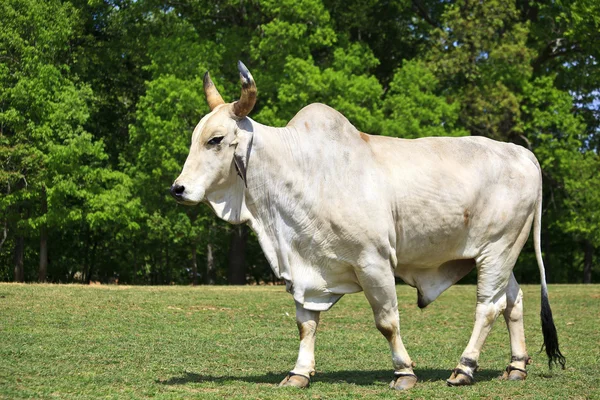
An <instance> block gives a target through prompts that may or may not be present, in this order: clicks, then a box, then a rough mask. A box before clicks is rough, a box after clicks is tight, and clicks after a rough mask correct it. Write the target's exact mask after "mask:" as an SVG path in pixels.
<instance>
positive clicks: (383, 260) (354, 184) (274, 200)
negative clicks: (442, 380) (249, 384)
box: [171, 63, 564, 389]
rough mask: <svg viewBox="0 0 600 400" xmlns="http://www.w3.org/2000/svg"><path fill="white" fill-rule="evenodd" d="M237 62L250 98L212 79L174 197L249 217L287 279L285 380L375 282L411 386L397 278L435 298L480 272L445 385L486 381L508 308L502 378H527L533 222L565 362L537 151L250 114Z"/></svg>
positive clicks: (315, 108)
mask: <svg viewBox="0 0 600 400" xmlns="http://www.w3.org/2000/svg"><path fill="white" fill-rule="evenodd" d="M238 68H239V70H240V76H241V82H242V96H241V98H240V100H239V101H236V102H234V103H225V102H224V101H223V99H222V98H221V96H220V95H219V93H218V91H217V90H216V88H215V86H214V84H213V83H212V81H211V79H210V76H209V75H208V73H207V74H206V75H205V78H204V90H205V93H206V96H207V101H208V103H209V106H210V109H211V112H210V113H209V114H208V115H206V116H205V117H204V118H202V120H201V121H200V123H199V124H198V125H197V126H196V128H195V130H194V133H193V136H192V143H191V147H190V153H189V156H188V158H187V160H186V162H185V165H184V167H183V171H182V173H181V175H180V176H179V177H178V178H177V179H176V180H175V183H174V184H173V186H172V188H171V192H172V194H173V196H174V197H175V198H176V199H177V201H178V202H180V203H183V204H189V205H193V204H197V203H199V202H206V203H208V204H209V205H210V206H211V208H212V209H213V210H214V212H215V213H216V214H217V215H218V216H219V217H220V218H222V219H224V220H225V221H228V222H231V223H233V224H240V223H248V224H249V225H250V227H251V228H252V229H253V230H254V232H256V234H257V236H258V239H259V241H260V245H261V247H262V249H263V251H264V253H265V255H266V257H267V259H268V261H269V263H270V265H271V267H272V268H273V271H274V273H275V275H277V277H280V278H282V279H284V280H285V282H286V284H287V290H288V291H289V292H290V293H291V294H292V295H293V297H294V300H295V302H296V319H297V323H298V328H299V330H300V338H301V339H300V350H299V355H298V360H297V362H296V365H295V367H294V369H293V370H292V371H291V372H290V373H289V374H288V375H287V376H286V377H285V379H284V380H283V381H282V383H281V384H282V385H284V386H299V387H306V386H308V385H309V383H310V377H311V376H312V375H314V373H315V358H314V344H315V333H316V329H317V325H318V322H319V314H320V312H321V311H325V310H328V309H329V308H330V307H331V306H332V305H333V304H335V302H336V301H338V300H339V299H340V298H341V297H342V296H343V295H344V294H347V293H355V292H359V291H364V292H365V296H366V297H367V299H368V301H369V303H370V305H371V307H372V309H373V313H374V317H375V324H376V326H377V328H378V329H379V330H380V331H381V333H382V334H383V335H384V336H385V337H386V338H387V340H388V341H389V344H390V348H391V351H392V364H393V367H394V380H393V381H392V383H391V386H392V387H394V388H396V389H408V388H411V387H413V386H414V385H415V383H416V381H417V377H416V375H415V374H414V372H413V363H412V361H411V359H410V357H409V355H408V353H407V352H406V349H405V348H404V345H403V343H402V339H401V338H400V330H399V320H398V307H397V298H396V291H395V285H394V277H395V276H396V277H400V278H401V279H402V280H404V281H405V282H406V283H408V284H409V285H411V286H413V287H415V288H417V291H418V305H419V306H420V307H425V306H426V305H427V304H429V303H431V302H432V301H433V300H435V299H436V298H437V297H438V296H439V295H440V294H441V293H442V292H443V291H444V290H446V289H447V288H448V287H450V286H451V285H452V284H454V283H456V282H457V281H458V280H459V279H461V278H462V277H463V276H465V275H466V274H467V273H468V272H469V271H471V270H472V269H473V268H474V267H476V268H477V272H478V275H477V305H476V309H475V326H474V329H473V333H472V335H471V339H470V340H469V343H468V345H467V347H466V349H465V350H464V352H463V353H462V357H461V359H460V362H459V363H458V365H457V367H456V368H455V369H454V370H453V371H452V375H451V376H450V378H449V379H448V380H447V382H448V384H449V385H466V384H472V383H473V382H474V380H473V373H474V372H475V370H476V369H477V360H478V358H479V354H480V351H481V348H482V346H483V343H484V341H485V339H486V337H487V335H488V333H489V332H490V329H491V327H492V324H493V323H494V321H495V320H496V318H497V317H498V315H499V314H503V315H504V318H505V320H506V323H507V325H508V330H509V332H510V344H511V352H512V358H511V362H510V364H509V365H508V367H507V369H506V372H505V374H504V377H505V378H507V379H514V380H522V379H525V377H526V374H527V373H526V369H525V368H526V365H527V364H528V362H529V356H528V354H527V350H526V348H525V335H524V330H523V303H522V291H521V290H520V288H519V285H518V283H517V282H516V280H515V277H514V275H513V273H512V270H513V266H514V264H515V262H516V260H517V257H518V255H519V253H520V251H521V249H522V247H523V245H524V244H525V242H526V240H527V237H528V236H529V231H530V229H531V225H532V223H533V228H534V246H535V253H536V257H537V261H538V265H539V269H540V274H541V286H542V312H541V317H542V331H543V334H544V344H545V347H546V352H547V354H548V357H549V364H550V363H551V362H552V361H554V362H557V361H558V362H560V364H561V365H562V366H563V367H564V357H563V356H562V354H561V353H560V350H559V348H558V339H557V334H556V328H555V326H554V322H553V320H552V313H551V311H550V307H549V304H548V296H547V289H546V281H545V273H544V266H543V262H542V257H541V251H540V217H541V207H542V204H541V201H542V178H541V172H540V166H539V164H538V162H537V160H536V158H535V156H534V155H533V154H532V153H531V152H530V151H528V150H526V149H525V148H523V147H520V146H516V145H513V144H508V143H500V142H496V141H493V140H490V139H486V138H482V137H462V138H423V139H416V140H403V139H395V138H388V137H381V136H371V135H367V134H365V133H361V132H359V131H358V130H357V129H356V128H355V127H354V126H353V125H352V124H351V123H350V122H349V121H348V120H347V119H346V118H345V117H344V116H343V115H342V114H340V113H339V112H337V111H335V110H333V109H332V108H330V107H328V106H325V105H323V104H312V105H309V106H307V107H305V108H304V109H302V110H301V111H300V112H299V113H298V114H296V116H295V117H294V118H293V119H292V120H291V121H290V122H289V123H288V124H287V126H286V127H284V128H273V127H269V126H265V125H261V124H259V123H257V122H255V121H253V120H251V119H250V118H248V117H247V115H248V114H249V112H250V111H251V110H252V108H253V106H254V103H255V101H256V86H255V83H254V80H253V78H252V75H251V74H250V73H249V72H248V70H247V69H246V67H245V66H244V65H243V64H242V63H239V64H238Z"/></svg>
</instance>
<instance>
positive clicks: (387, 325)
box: [359, 268, 417, 390]
mask: <svg viewBox="0 0 600 400" xmlns="http://www.w3.org/2000/svg"><path fill="white" fill-rule="evenodd" d="M385 271H390V273H389V276H385V277H383V276H379V277H377V278H376V276H377V275H378V274H377V272H375V273H373V274H372V275H371V276H368V275H369V272H367V273H366V274H365V276H364V277H363V279H361V278H360V277H359V281H360V284H361V286H362V288H363V290H364V292H365V296H366V297H367V300H368V301H369V304H370V305H371V308H372V309H373V316H374V317H375V326H376V327H377V329H378V330H379V332H381V333H382V334H383V336H384V337H385V338H386V339H387V341H388V343H389V345H390V350H391V351H392V365H393V367H394V380H393V381H392V382H391V383H390V387H391V388H393V389H397V390H405V389H410V388H412V387H413V386H415V384H416V383H417V376H416V375H415V374H414V372H413V363H412V361H411V359H410V357H409V355H408V352H407V351H406V348H405V347H404V343H402V338H401V337H400V319H399V315H398V299H397V297H396V285H395V281H394V276H393V275H392V273H391V270H390V269H389V268H386V269H385ZM362 272H364V271H362Z"/></svg>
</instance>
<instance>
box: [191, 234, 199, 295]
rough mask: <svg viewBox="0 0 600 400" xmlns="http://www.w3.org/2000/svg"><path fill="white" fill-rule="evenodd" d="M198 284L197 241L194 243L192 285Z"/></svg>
mask: <svg viewBox="0 0 600 400" xmlns="http://www.w3.org/2000/svg"><path fill="white" fill-rule="evenodd" d="M197 284H198V257H197V255H196V242H194V244H193V245H192V285H194V286H196V285H197Z"/></svg>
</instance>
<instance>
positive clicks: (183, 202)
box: [175, 198, 201, 206]
mask: <svg viewBox="0 0 600 400" xmlns="http://www.w3.org/2000/svg"><path fill="white" fill-rule="evenodd" d="M175 201H176V202H177V204H181V205H183V206H195V205H197V204H200V203H201V202H200V201H192V200H186V199H183V198H176V199H175Z"/></svg>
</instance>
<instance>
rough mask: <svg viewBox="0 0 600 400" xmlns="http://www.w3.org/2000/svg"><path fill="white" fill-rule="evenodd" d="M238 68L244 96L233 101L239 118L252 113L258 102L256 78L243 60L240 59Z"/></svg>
mask: <svg viewBox="0 0 600 400" xmlns="http://www.w3.org/2000/svg"><path fill="white" fill-rule="evenodd" d="M238 70H239V71H240V81H241V82H242V96H241V97H240V99H239V100H238V101H236V102H235V103H233V113H234V114H235V116H236V117H238V118H244V117H245V116H247V115H248V114H250V111H252V108H253V107H254V103H256V83H254V78H253V77H252V74H251V73H250V71H248V68H246V66H245V65H244V63H243V62H241V61H238Z"/></svg>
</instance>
